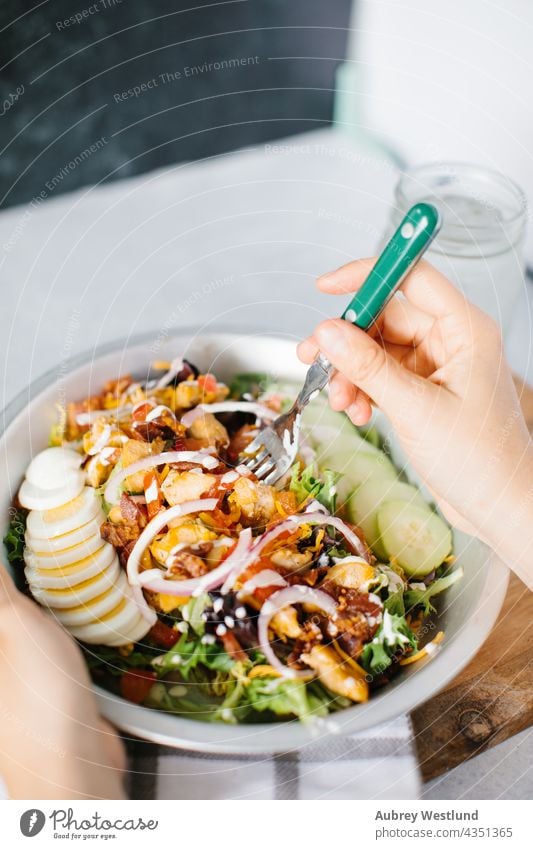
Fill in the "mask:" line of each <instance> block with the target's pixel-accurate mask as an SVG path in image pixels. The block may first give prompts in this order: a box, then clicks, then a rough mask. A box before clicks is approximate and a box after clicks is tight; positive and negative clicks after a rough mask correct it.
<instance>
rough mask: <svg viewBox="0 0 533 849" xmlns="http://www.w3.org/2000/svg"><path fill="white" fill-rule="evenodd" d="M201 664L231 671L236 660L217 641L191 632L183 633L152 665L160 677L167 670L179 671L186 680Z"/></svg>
mask: <svg viewBox="0 0 533 849" xmlns="http://www.w3.org/2000/svg"><path fill="white" fill-rule="evenodd" d="M199 665H202V666H205V667H206V668H207V669H211V670H215V671H221V672H229V671H230V670H231V669H232V667H233V666H234V665H235V661H234V660H233V658H231V657H230V656H229V654H227V652H225V651H224V649H223V648H222V647H221V646H219V645H218V644H217V643H205V642H202V640H201V639H200V638H199V637H195V636H194V635H191V634H190V633H189V634H182V635H181V637H180V638H179V640H178V642H177V643H175V644H174V645H173V646H172V648H171V649H169V651H167V652H166V654H163V655H159V656H158V657H157V658H154V659H153V660H152V666H153V667H154V669H155V670H156V672H157V674H158V675H159V676H160V677H162V676H163V675H166V674H167V672H171V671H178V672H179V673H180V675H181V677H182V678H184V679H185V680H187V679H188V677H189V675H190V673H191V672H192V671H193V670H195V669H196V668H197V666H199Z"/></svg>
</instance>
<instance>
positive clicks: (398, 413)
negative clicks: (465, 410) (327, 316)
mask: <svg viewBox="0 0 533 849" xmlns="http://www.w3.org/2000/svg"><path fill="white" fill-rule="evenodd" d="M314 335H315V339H316V341H317V342H318V347H319V348H320V350H321V352H322V353H323V354H324V355H325V356H326V357H327V358H328V360H329V361H330V362H331V363H333V365H334V366H335V368H337V369H338V370H339V371H340V372H342V374H344V376H345V377H347V378H348V380H350V381H351V382H352V383H354V384H355V385H356V386H358V387H359V389H362V390H363V391H364V392H366V394H367V395H369V396H370V397H371V398H372V399H373V400H374V402H375V403H376V404H377V405H378V406H379V407H380V408H381V409H382V410H383V412H384V413H385V414H386V415H387V416H388V417H389V418H390V419H392V420H396V421H397V420H398V419H401V418H402V416H403V413H405V414H410V413H411V414H412V411H413V406H414V405H415V403H416V405H417V406H418V405H419V401H420V399H421V398H422V396H423V395H424V394H425V392H426V391H428V390H429V389H430V388H431V387H430V385H429V383H428V381H426V380H424V379H423V378H420V377H418V376H417V375H416V374H413V372H411V371H409V370H408V369H406V368H403V366H401V365H400V363H398V362H397V361H396V360H395V359H394V358H393V357H391V356H390V355H389V354H387V352H386V351H385V350H384V349H383V348H382V347H381V345H379V344H378V342H376V341H375V340H374V339H372V338H371V337H370V336H369V335H368V333H365V331H364V330H361V328H359V327H355V326H354V325H353V324H349V323H348V322H347V321H343V320H342V319H340V318H339V319H331V320H329V321H323V322H321V323H320V324H319V325H318V327H317V328H316V330H315V334H314Z"/></svg>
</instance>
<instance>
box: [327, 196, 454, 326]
mask: <svg viewBox="0 0 533 849" xmlns="http://www.w3.org/2000/svg"><path fill="white" fill-rule="evenodd" d="M440 225H441V217H440V214H439V212H438V210H437V209H436V208H435V207H434V206H432V205H431V204H429V203H417V204H416V206H413V207H411V209H410V210H409V212H408V213H407V215H406V216H405V217H404V218H403V220H402V221H401V223H400V226H399V227H398V229H397V230H396V232H395V233H394V235H393V236H392V238H391V239H390V241H389V242H387V244H386V246H385V248H384V250H383V252H382V253H381V254H380V256H379V259H378V261H377V262H376V264H375V266H374V268H373V269H372V271H371V272H370V274H369V275H368V277H367V278H366V280H365V282H364V283H363V285H362V286H361V288H360V289H359V291H358V292H356V293H355V295H354V297H353V298H352V300H351V301H350V303H349V304H348V306H347V307H346V309H345V310H344V312H343V314H342V316H341V317H342V318H344V319H345V320H346V321H350V322H351V323H352V324H355V325H357V327H361V328H362V329H363V330H368V328H369V327H370V326H371V325H372V324H373V323H374V322H375V321H376V319H377V318H378V316H379V315H380V314H381V313H382V312H383V310H384V308H385V306H386V304H387V302H388V301H389V300H390V299H391V298H392V296H393V295H394V293H395V292H396V290H397V289H398V287H399V286H401V284H402V282H403V280H404V279H405V277H406V275H407V274H408V273H409V271H410V269H411V268H412V266H413V265H414V264H415V262H417V260H418V259H420V257H421V256H422V254H423V253H424V252H425V251H426V250H427V248H428V247H429V245H430V244H431V242H432V241H433V239H434V238H435V236H436V235H437V233H438V232H439V230H440Z"/></svg>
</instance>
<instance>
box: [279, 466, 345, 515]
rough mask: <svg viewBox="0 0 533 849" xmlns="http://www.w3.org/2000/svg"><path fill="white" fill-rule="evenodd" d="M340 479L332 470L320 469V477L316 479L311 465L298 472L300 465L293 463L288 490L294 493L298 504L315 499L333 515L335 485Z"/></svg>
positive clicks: (314, 469) (335, 495)
mask: <svg viewBox="0 0 533 849" xmlns="http://www.w3.org/2000/svg"><path fill="white" fill-rule="evenodd" d="M340 477H341V474H340V473H339V472H334V471H333V470H332V469H321V472H320V477H317V476H316V468H315V466H314V464H313V463H311V465H309V466H307V467H306V468H305V469H303V471H300V463H295V464H294V466H293V467H292V469H291V482H290V485H289V488H290V490H291V492H294V494H295V496H296V500H297V501H298V503H299V504H301V502H302V501H305V500H306V499H307V498H316V499H317V501H320V503H321V504H323V505H324V507H325V508H326V509H327V510H329V512H330V513H334V512H335V504H336V500H337V491H336V485H337V482H338V480H339V478H340Z"/></svg>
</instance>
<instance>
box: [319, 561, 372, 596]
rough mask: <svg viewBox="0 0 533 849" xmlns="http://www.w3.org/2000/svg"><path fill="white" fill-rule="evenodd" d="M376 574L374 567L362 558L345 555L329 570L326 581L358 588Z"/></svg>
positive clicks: (354, 588) (353, 588) (352, 588)
mask: <svg viewBox="0 0 533 849" xmlns="http://www.w3.org/2000/svg"><path fill="white" fill-rule="evenodd" d="M374 575H375V571H374V568H373V567H372V566H371V565H370V564H369V563H366V562H365V561H364V560H362V559H361V558H358V559H355V558H351V557H345V558H344V559H343V560H341V562H340V563H336V564H335V566H332V567H331V569H330V570H329V571H328V573H327V576H326V582H329V581H332V582H333V583H334V584H338V585H339V586H341V587H346V588H347V589H351V590H357V589H359V587H361V586H363V585H364V584H366V583H367V582H368V581H371V580H372V578H373V577H374Z"/></svg>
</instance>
